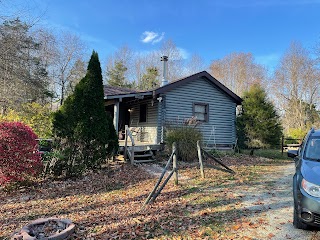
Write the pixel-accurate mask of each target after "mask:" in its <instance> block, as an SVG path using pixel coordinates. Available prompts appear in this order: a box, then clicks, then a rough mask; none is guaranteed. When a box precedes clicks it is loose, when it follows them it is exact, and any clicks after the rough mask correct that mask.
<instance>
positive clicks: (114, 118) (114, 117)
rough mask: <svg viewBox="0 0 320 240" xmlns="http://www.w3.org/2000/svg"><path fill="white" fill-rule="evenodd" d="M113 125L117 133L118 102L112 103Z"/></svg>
mask: <svg viewBox="0 0 320 240" xmlns="http://www.w3.org/2000/svg"><path fill="white" fill-rule="evenodd" d="M113 125H114V128H115V129H116V133H117V135H118V131H119V129H118V126H119V102H118V101H117V102H115V103H114V107H113Z"/></svg>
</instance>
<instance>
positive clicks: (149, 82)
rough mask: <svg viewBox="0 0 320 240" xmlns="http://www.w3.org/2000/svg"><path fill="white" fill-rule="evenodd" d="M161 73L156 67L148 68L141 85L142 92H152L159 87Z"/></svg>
mask: <svg viewBox="0 0 320 240" xmlns="http://www.w3.org/2000/svg"><path fill="white" fill-rule="evenodd" d="M158 77H159V71H158V69H157V68H156V67H149V68H147V72H146V73H145V74H144V75H143V76H142V78H141V81H140V83H139V89H140V90H150V89H154V88H156V87H159V79H158Z"/></svg>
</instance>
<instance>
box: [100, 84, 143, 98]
mask: <svg viewBox="0 0 320 240" xmlns="http://www.w3.org/2000/svg"><path fill="white" fill-rule="evenodd" d="M103 91H104V95H105V96H108V95H119V94H127V93H136V92H138V91H137V90H134V89H130V88H122V87H115V86H110V85H104V86H103Z"/></svg>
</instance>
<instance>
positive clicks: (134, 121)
mask: <svg viewBox="0 0 320 240" xmlns="http://www.w3.org/2000/svg"><path fill="white" fill-rule="evenodd" d="M140 104H147V121H146V122H139V116H140ZM131 109H132V112H131V113H130V127H141V129H142V135H141V141H144V142H150V143H157V131H158V127H157V125H158V102H157V101H152V100H151V99H147V100H142V101H139V102H137V103H134V104H132V107H131Z"/></svg>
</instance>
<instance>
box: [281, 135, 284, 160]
mask: <svg viewBox="0 0 320 240" xmlns="http://www.w3.org/2000/svg"><path fill="white" fill-rule="evenodd" d="M283 147H284V136H283V135H282V137H281V154H282V156H283Z"/></svg>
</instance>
